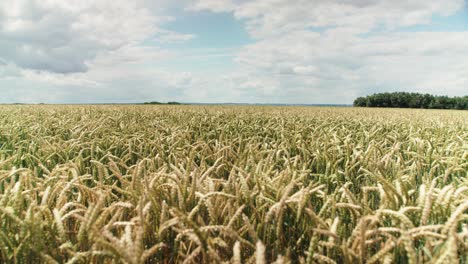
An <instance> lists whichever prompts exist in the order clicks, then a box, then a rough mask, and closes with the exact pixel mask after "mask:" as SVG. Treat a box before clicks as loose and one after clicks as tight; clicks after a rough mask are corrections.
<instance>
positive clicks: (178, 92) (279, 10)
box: [0, 0, 468, 103]
mask: <svg viewBox="0 0 468 264" xmlns="http://www.w3.org/2000/svg"><path fill="white" fill-rule="evenodd" d="M6 2H9V3H8V4H7V3H6ZM464 5H465V2H464V1H462V0H434V1H423V0H412V1H403V0H394V1H388V0H316V1H310V0H255V1H251V0H180V1H170V0H158V1H148V0H135V1H127V0H112V1H111V0H80V1H59V0H13V1H2V2H0V81H2V87H5V88H2V94H3V97H2V98H3V99H2V100H10V101H12V100H13V101H25V102H38V101H43V102H82V103H84V102H91V103H92V102H95V103H97V102H142V101H147V100H158V101H169V100H178V101H188V102H248V103H254V102H268V103H351V102H352V100H353V99H354V98H355V97H356V96H360V95H364V94H368V93H373V92H379V91H396V90H400V91H402V90H407V91H416V92H430V93H435V94H448V95H462V94H466V87H468V78H467V77H466V73H467V72H468V43H467V42H466V41H465V40H466V39H468V31H465V32H405V31H406V30H407V27H408V26H415V25H426V26H425V27H423V28H430V26H431V24H432V23H433V22H432V19H433V18H434V16H438V17H444V16H451V15H453V14H454V13H456V12H457V11H459V10H461V9H462V8H464ZM169 10H172V11H169ZM173 10H176V11H174V12H173ZM207 10H208V11H210V12H224V13H230V14H232V16H233V17H234V18H235V19H237V20H238V22H239V23H241V24H242V25H243V26H245V30H246V31H247V32H248V33H249V34H250V36H251V43H250V44H248V45H244V46H239V47H230V48H229V49H215V48H211V47H201V48H190V46H189V45H187V46H184V44H182V45H180V44H181V43H183V42H187V41H190V40H192V39H194V38H197V36H196V35H195V34H193V33H179V32H175V31H172V30H168V29H167V27H166V25H167V24H169V23H171V22H173V21H174V20H176V19H178V16H183V15H186V14H187V12H200V11H207ZM413 31H414V28H413ZM168 43H169V44H171V45H168ZM172 44H174V45H172ZM230 59H233V63H232V64H233V65H226V64H228V63H229V60H230ZM226 62H227V63H226ZM180 65H182V66H183V69H182V67H178V66H180ZM207 65H211V66H207ZM213 65H215V66H213ZM217 66H222V67H219V68H218V67H217ZM47 95H50V96H49V97H48V96H47Z"/></svg>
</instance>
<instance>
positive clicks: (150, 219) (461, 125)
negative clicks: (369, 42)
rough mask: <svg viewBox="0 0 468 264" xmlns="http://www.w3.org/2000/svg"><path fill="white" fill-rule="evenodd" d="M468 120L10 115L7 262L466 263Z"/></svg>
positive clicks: (299, 113) (392, 113) (309, 112)
mask: <svg viewBox="0 0 468 264" xmlns="http://www.w3.org/2000/svg"><path fill="white" fill-rule="evenodd" d="M467 174H468V112H467V111H443V110H409V109H405V110H402V109H362V108H325V107H323V108H321V107H267V106H184V105H182V106H130V105H129V106H0V262H1V263H466V262H467V261H468V257H467V252H468V179H467Z"/></svg>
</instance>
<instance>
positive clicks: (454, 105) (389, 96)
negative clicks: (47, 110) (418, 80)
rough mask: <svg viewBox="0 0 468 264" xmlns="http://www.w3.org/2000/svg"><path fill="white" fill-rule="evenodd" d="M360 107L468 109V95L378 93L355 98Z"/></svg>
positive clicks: (355, 103) (355, 104)
mask: <svg viewBox="0 0 468 264" xmlns="http://www.w3.org/2000/svg"><path fill="white" fill-rule="evenodd" d="M353 105H354V106H360V107H398V108H425V109H459V110H468V96H462V97H448V96H437V95H431V94H420V93H407V92H395V93H376V94H372V95H368V96H365V97H358V98H356V100H354V103H353Z"/></svg>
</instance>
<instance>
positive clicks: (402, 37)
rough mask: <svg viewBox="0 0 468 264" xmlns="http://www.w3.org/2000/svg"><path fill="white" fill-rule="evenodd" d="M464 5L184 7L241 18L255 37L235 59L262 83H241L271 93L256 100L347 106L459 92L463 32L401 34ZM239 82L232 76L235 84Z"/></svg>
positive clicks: (466, 54)
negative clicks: (363, 98) (383, 96)
mask: <svg viewBox="0 0 468 264" xmlns="http://www.w3.org/2000/svg"><path fill="white" fill-rule="evenodd" d="M464 5H465V3H464V1H462V0H452V1H446V0H435V1H418V0H415V1H385V0H382V1H369V0H361V1H360V0H352V1H351V0H335V1H329V0H327V1H325V0H324V1H308V0H257V1H235V0H224V1H211V0H199V1H197V2H196V3H195V4H193V5H192V8H193V9H195V10H211V11H212V12H231V13H232V14H233V15H234V16H235V17H236V18H237V19H239V20H240V21H242V22H243V23H245V26H246V29H247V30H248V32H249V33H250V35H251V36H252V37H253V38H254V39H255V42H254V43H252V44H249V45H246V46H244V47H243V48H242V49H241V50H240V52H239V53H238V54H237V56H236V59H235V60H236V62H237V63H238V65H239V69H240V71H241V72H243V74H244V75H245V76H250V78H261V79H262V80H263V82H259V81H255V80H250V81H249V82H247V84H252V85H250V86H245V87H250V93H251V95H253V94H256V95H260V94H262V92H261V89H259V87H260V86H262V85H265V86H266V87H270V86H272V85H271V84H272V83H274V84H275V85H274V87H275V89H274V93H275V96H273V97H272V96H270V97H269V96H268V94H264V97H263V98H265V99H267V98H269V99H267V100H278V101H283V102H285V101H289V102H297V103H321V102H329V103H340V102H341V103H343V102H346V103H351V102H352V100H353V99H354V98H355V97H356V96H359V95H363V94H367V93H371V92H379V91H395V90H407V91H408V90H410V91H417V92H431V93H435V94H448V95H460V94H464V93H466V91H465V90H466V87H467V86H468V83H467V78H466V77H464V76H465V75H464V74H463V72H467V69H468V63H467V61H468V44H467V42H466V41H463V39H467V38H468V32H402V31H401V29H403V28H405V27H408V26H414V25H424V24H430V23H431V20H432V18H433V17H434V16H449V15H452V14H454V13H455V12H457V11H458V10H461V8H463V7H464ZM258 76H261V77H258ZM266 80H268V81H266ZM260 83H262V84H260ZM268 83H269V84H270V85H268ZM243 84H244V82H242V81H239V82H238V87H240V88H238V89H240V90H242V89H243V87H244V85H243ZM254 84H260V85H254ZM245 87H244V88H245ZM259 97H260V96H259Z"/></svg>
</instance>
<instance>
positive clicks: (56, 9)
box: [0, 0, 193, 73]
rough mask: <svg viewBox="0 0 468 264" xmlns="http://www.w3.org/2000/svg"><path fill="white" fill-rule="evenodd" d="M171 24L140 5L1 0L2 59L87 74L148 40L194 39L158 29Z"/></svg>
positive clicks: (120, 0)
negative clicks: (96, 63) (106, 57)
mask: <svg viewBox="0 0 468 264" xmlns="http://www.w3.org/2000/svg"><path fill="white" fill-rule="evenodd" d="M170 20H171V18H170V17H168V16H163V15H160V16H158V15H155V14H153V13H152V12H150V10H149V9H147V8H145V5H144V3H143V2H142V1H127V0H80V1H63V0H13V1H2V2H0V47H1V48H0V57H1V58H3V59H4V60H6V61H8V62H10V63H14V64H16V65H18V66H19V67H22V68H26V69H34V70H41V71H50V72H57V73H73V72H85V71H87V70H88V65H87V64H88V63H89V62H90V61H92V60H94V59H95V58H96V57H97V56H102V54H103V53H112V52H116V51H118V50H121V49H122V48H124V49H126V48H128V47H131V46H137V45H138V44H139V43H141V42H142V41H144V40H145V39H149V38H159V39H161V40H163V41H165V42H168V41H169V42H170V41H184V40H187V39H190V38H192V37H193V36H191V35H183V34H177V33H175V32H171V31H167V30H164V29H162V28H161V27H160V26H161V25H162V24H164V23H166V22H168V21H170ZM136 48H137V47H136Z"/></svg>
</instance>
